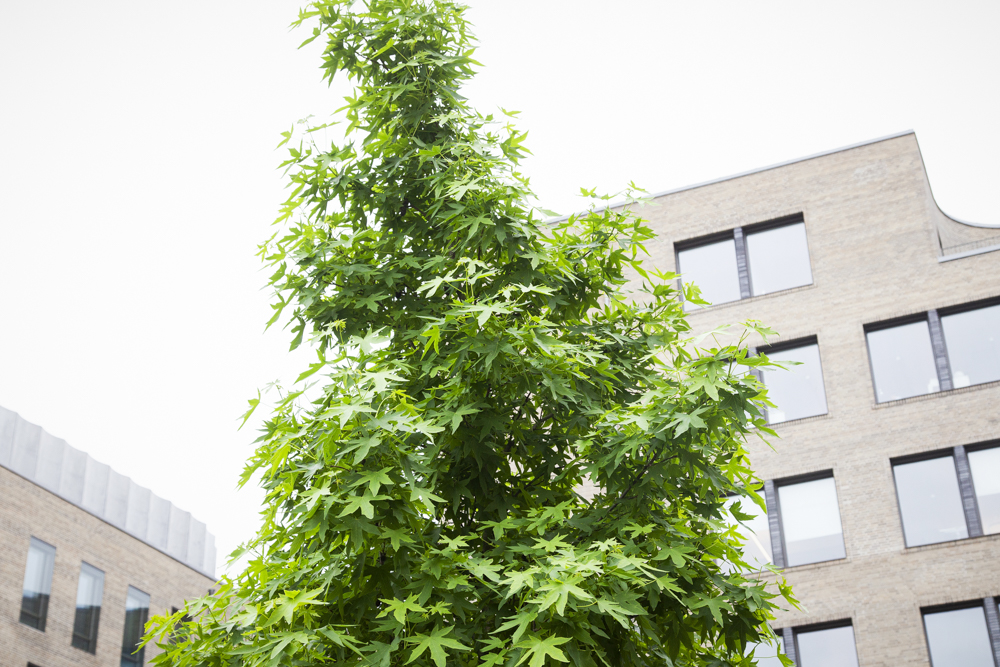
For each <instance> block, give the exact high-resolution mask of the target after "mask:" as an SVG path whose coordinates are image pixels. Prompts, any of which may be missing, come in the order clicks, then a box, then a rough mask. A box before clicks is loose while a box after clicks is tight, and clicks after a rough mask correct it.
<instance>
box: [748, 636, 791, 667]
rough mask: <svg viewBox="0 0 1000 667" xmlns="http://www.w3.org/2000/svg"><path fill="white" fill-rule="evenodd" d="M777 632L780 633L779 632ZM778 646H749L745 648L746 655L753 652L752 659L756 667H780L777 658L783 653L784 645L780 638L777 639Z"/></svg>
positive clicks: (779, 660)
mask: <svg viewBox="0 0 1000 667" xmlns="http://www.w3.org/2000/svg"><path fill="white" fill-rule="evenodd" d="M778 632H781V631H780V630H779V631H778ZM777 642H778V645H777V646H772V645H770V644H750V645H749V646H747V655H750V652H751V651H752V652H753V658H754V660H755V661H756V664H757V667H782V664H781V658H779V657H778V654H779V653H784V652H785V649H784V644H783V642H782V641H781V636H780V635H779V636H778V638H777Z"/></svg>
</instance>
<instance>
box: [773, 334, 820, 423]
mask: <svg viewBox="0 0 1000 667" xmlns="http://www.w3.org/2000/svg"><path fill="white" fill-rule="evenodd" d="M761 352H763V353H764V354H766V355H767V357H768V358H769V359H771V360H772V361H778V362H792V363H790V364H788V367H787V369H784V370H782V369H775V370H765V371H763V372H762V373H761V376H762V378H761V379H762V380H763V382H764V384H765V385H766V386H767V395H768V398H770V399H771V402H772V403H774V405H775V407H773V408H768V409H767V420H768V422H769V423H771V424H778V423H780V422H786V421H791V420H793V419H803V418H805V417H813V416H816V415H823V414H826V390H825V389H824V387H823V369H822V368H821V366H820V360H819V345H817V344H816V343H815V339H813V340H812V341H810V342H808V343H806V344H804V345H796V346H794V347H783V348H780V349H776V350H774V351H770V350H768V349H766V348H765V349H763V350H761ZM792 364H794V365H792Z"/></svg>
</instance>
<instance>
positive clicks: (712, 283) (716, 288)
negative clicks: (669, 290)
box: [677, 239, 740, 310]
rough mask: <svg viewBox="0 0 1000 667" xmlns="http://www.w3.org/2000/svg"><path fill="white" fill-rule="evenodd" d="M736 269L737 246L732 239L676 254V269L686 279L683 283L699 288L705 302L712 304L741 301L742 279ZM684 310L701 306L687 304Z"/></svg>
mask: <svg viewBox="0 0 1000 667" xmlns="http://www.w3.org/2000/svg"><path fill="white" fill-rule="evenodd" d="M736 267H737V265H736V242H735V241H734V240H733V239H726V240H725V241H719V242H717V243H709V244H707V245H701V246H696V247H694V248H688V249H687V250H681V251H679V252H678V253H677V269H678V273H680V274H682V275H683V277H684V278H683V280H684V283H685V284H688V283H694V284H695V285H697V286H698V287H699V288H700V289H701V296H702V298H703V299H705V300H706V301H708V302H709V303H712V304H719V303H728V302H729V301H738V300H739V298H740V276H739V272H738V271H737V268H736ZM685 308H687V309H688V310H692V309H698V308H701V306H696V305H695V304H693V303H686V304H685Z"/></svg>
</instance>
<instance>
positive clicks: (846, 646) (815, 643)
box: [795, 625, 937, 667]
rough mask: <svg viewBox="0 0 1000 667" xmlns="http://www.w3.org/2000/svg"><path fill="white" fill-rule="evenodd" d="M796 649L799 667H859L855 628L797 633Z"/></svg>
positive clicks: (844, 626) (846, 627)
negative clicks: (855, 644)
mask: <svg viewBox="0 0 1000 667" xmlns="http://www.w3.org/2000/svg"><path fill="white" fill-rule="evenodd" d="M795 649H796V654H797V656H796V657H797V658H798V660H797V664H798V665H799V667H858V651H857V649H856V648H855V646H854V627H853V626H850V625H842V626H840V627H837V628H826V629H823V630H808V631H806V630H802V631H796V633H795ZM935 667H937V666H936V665H935Z"/></svg>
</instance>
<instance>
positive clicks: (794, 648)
mask: <svg viewBox="0 0 1000 667" xmlns="http://www.w3.org/2000/svg"><path fill="white" fill-rule="evenodd" d="M847 627H850V628H853V627H854V619H853V618H841V619H837V620H835V621H824V622H822V623H809V624H807V625H796V626H794V627H790V628H782V629H781V630H775V632H776V633H777V632H780V633H781V641H782V644H783V645H784V647H785V655H787V656H788V657H789V658H791V660H792V662H794V663H795V664H796V665H798V664H799V634H801V633H805V632H818V631H821V630H834V629H836V628H847ZM789 649H791V650H789ZM857 652H858V643H857V636H855V639H854V654H855V656H857ZM859 662H860V660H859Z"/></svg>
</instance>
